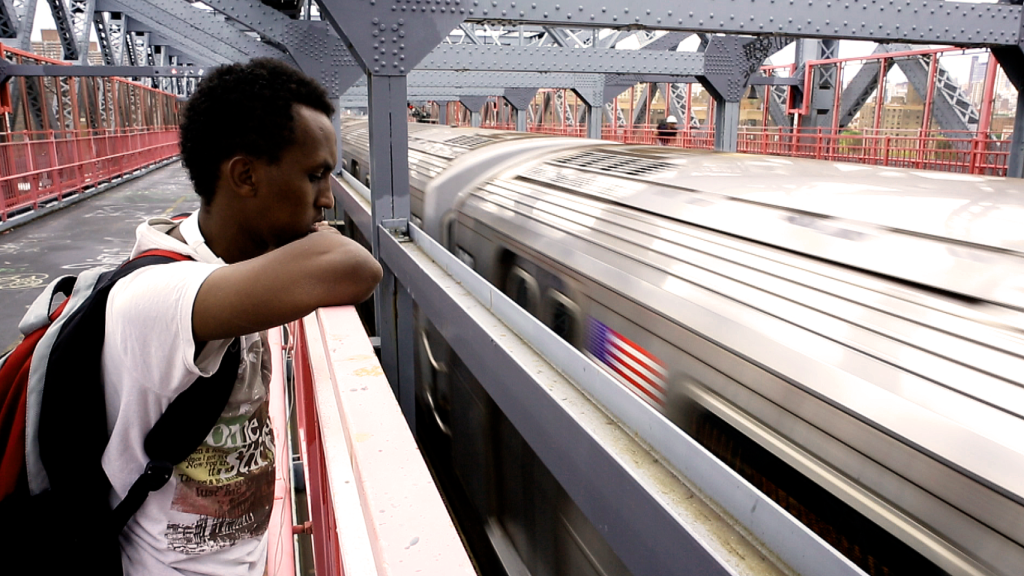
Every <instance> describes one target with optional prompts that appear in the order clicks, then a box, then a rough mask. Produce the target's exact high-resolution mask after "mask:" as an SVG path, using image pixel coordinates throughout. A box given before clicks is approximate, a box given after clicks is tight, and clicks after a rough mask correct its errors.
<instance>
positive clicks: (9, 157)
mask: <svg viewBox="0 0 1024 576" xmlns="http://www.w3.org/2000/svg"><path fill="white" fill-rule="evenodd" d="M0 56H2V58H3V60H4V61H7V62H12V63H15V64H46V65H52V66H68V65H69V63H68V62H62V61H59V60H53V59H50V58H44V57H42V56H39V55H36V54H32V53H30V52H24V51H22V50H17V49H14V48H11V47H10V46H5V45H3V44H0ZM177 122H178V101H177V97H176V96H175V95H174V94H170V93H167V92H161V91H160V90H155V89H153V88H150V87H148V86H143V85H142V84H138V83H136V82H129V81H128V80H125V79H123V78H110V77H108V78H74V77H66V76H48V77H21V78H11V79H10V80H8V82H7V83H6V84H4V85H3V86H2V87H0V221H6V220H7V219H8V218H10V217H11V216H12V215H13V214H14V213H15V212H18V211H21V210H27V209H35V208H38V207H39V205H40V204H45V203H47V202H51V201H56V200H62V199H63V198H64V197H65V196H67V195H70V194H74V193H76V192H81V191H83V190H86V189H88V188H90V187H94V186H96V185H97V184H100V183H102V182H107V181H110V180H111V179H113V178H116V177H118V176H121V175H123V174H127V173H130V172H133V171H135V170H138V169H139V168H142V167H145V166H148V165H150V164H154V163H156V162H159V161H161V160H165V159H167V158H170V157H172V156H175V155H176V154H178V129H177Z"/></svg>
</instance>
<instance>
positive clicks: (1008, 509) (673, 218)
mask: <svg viewBox="0 0 1024 576" xmlns="http://www.w3.org/2000/svg"><path fill="white" fill-rule="evenodd" d="M409 132H410V136H409V167H410V188H411V206H412V218H413V222H414V223H415V224H417V225H418V226H420V227H421V228H422V229H423V230H425V231H426V232H427V233H429V234H430V235H431V236H432V237H433V238H435V239H436V240H437V241H438V242H440V243H441V244H442V245H444V246H445V247H446V248H448V249H449V250H450V251H451V252H453V253H454V254H456V255H457V256H458V257H459V258H460V259H461V260H462V261H463V262H465V263H466V264H468V265H469V266H470V267H472V268H474V269H475V270H476V272H477V273H479V274H480V275H481V276H483V277H484V278H486V279H487V280H489V281H490V282H492V283H493V284H494V285H495V286H497V287H499V288H501V289H502V290H503V291H505V293H506V294H508V295H509V296H510V297H511V298H512V299H513V300H515V301H516V302H518V303H519V304H520V305H521V306H522V307H523V308H524V309H526V310H527V311H529V312H530V313H531V314H533V315H534V316H536V317H537V318H538V319H539V320H541V321H542V322H543V323H545V324H546V325H547V326H549V327H550V328H551V329H552V330H553V331H554V332H555V333H556V334H558V335H559V336H561V337H562V338H563V339H565V340H566V341H567V342H569V343H571V344H573V345H574V346H575V347H577V348H578V349H579V350H581V351H582V352H584V353H585V354H587V355H588V356H589V357H590V358H591V359H592V360H593V361H594V362H595V363H596V364H598V365H600V366H602V367H603V368H605V369H606V370H608V371H609V372H610V373H611V374H612V375H613V376H614V377H615V378H616V379H617V380H619V381H620V382H621V384H622V385H623V386H626V387H628V388H629V389H630V390H632V391H633V392H635V393H636V394H637V395H638V396H640V397H641V398H643V399H644V400H645V401H647V402H648V403H650V404H651V405H652V406H654V407H656V408H657V409H659V410H661V411H662V412H663V413H664V414H666V415H667V416H668V417H669V418H671V419H672V420H673V421H674V422H676V423H677V424H678V425H679V426H680V427H681V428H682V429H683V430H685V431H686V432H687V433H688V434H690V435H691V436H692V437H694V438H695V439H696V440H697V441H698V442H700V443H701V444H702V445H704V446H705V447H706V448H707V449H708V450H709V451H710V452H711V453H713V454H715V455H716V456H717V457H719V458H720V459H721V460H722V461H723V462H725V463H726V464H728V465H729V466H731V467H732V468H733V469H735V470H736V471H737V472H738V473H739V474H740V475H742V476H744V477H745V478H746V479H747V480H748V481H750V482H751V483H752V484H753V485H754V486H756V487H757V488H758V489H760V490H762V491H763V492H764V493H765V494H766V495H768V496H769V497H770V498H772V499H773V500H775V501H776V502H778V503H779V504H780V505H781V506H782V507H783V508H785V509H786V510H787V511H789V512H790V513H791V514H792V515H793V516H794V517H796V518H797V519H798V520H800V521H801V522H804V523H805V524H806V525H807V526H809V527H810V528H811V529H812V530H814V531H815V532H817V533H818V534H819V535H820V536H821V537H822V538H823V539H825V540H826V541H828V542H829V543H830V544H832V545H833V546H834V547H836V548H837V549H838V550H839V551H840V552H842V553H843V554H844V555H846V556H847V557H848V558H850V559H851V560H852V561H853V562H855V563H856V564H857V565H858V566H860V567H861V568H862V569H863V570H864V571H865V572H867V573H869V574H914V575H917V574H952V575H955V576H961V575H1000V576H1011V575H1019V574H1022V573H1024V388H1022V386H1024V333H1022V329H1024V258H1022V256H1024V191H1022V190H1021V187H1020V185H1019V183H1014V182H1008V181H1006V180H1004V179H999V178H985V177H977V176H966V175H959V174H949V173H938V172H926V171H914V170H902V169H892V168H877V167H871V166H863V165H853V164H842V163H829V162H820V161H812V160H801V159H794V158H781V157H768V156H752V155H737V154H720V153H709V152H702V151H689V150H680V149H674V148H665V147H657V148H656V147H647V146H631V145H620V144H614V143H610V142H603V141H596V140H586V139H575V138H556V137H546V136H539V135H534V134H523V133H516V132H503V131H494V130H484V129H456V128H447V127H437V126H431V125H423V124H410V125H409ZM343 136H344V145H343V155H344V161H345V166H346V168H347V169H348V170H349V171H350V172H351V173H352V174H353V175H354V176H355V177H356V178H358V179H359V180H361V181H364V182H366V183H369V175H368V173H369V169H368V168H369V160H368V158H367V153H368V152H367V149H368V134H367V127H366V123H365V121H359V120H351V121H347V122H346V123H345V124H344V125H343ZM418 330H419V336H418V343H419V347H420V351H419V358H418V360H419V364H420V368H419V371H420V375H421V381H420V382H419V383H418V385H417V386H418V389H417V392H418V398H419V400H420V401H421V403H422V408H423V410H424V413H425V415H426V416H425V417H421V418H419V419H418V420H419V421H423V422H427V423H429V426H430V428H431V429H432V430H425V431H421V434H423V435H424V437H426V438H430V437H436V438H439V439H441V441H439V444H438V445H439V446H441V448H436V447H431V448H429V449H426V452H427V456H428V457H430V458H432V465H434V466H435V468H439V467H448V468H450V469H451V471H452V474H453V476H452V477H453V478H456V479H457V481H456V482H455V484H458V485H459V488H460V490H461V491H462V493H463V495H464V498H462V499H461V501H463V504H462V505H461V506H462V507H464V508H466V509H467V510H469V511H470V512H468V513H475V514H476V515H477V518H478V519H479V520H480V521H481V522H482V523H483V524H484V525H485V526H486V527H487V528H486V530H485V532H486V534H485V537H483V538H482V540H485V541H490V543H491V544H492V545H493V546H494V548H495V549H496V550H498V552H497V553H496V555H497V556H501V557H502V560H501V564H502V565H504V566H505V567H506V569H507V567H508V563H507V562H506V561H505V560H504V554H505V553H502V552H501V549H502V547H503V544H502V542H511V547H512V548H514V549H515V550H516V553H517V554H518V556H519V558H518V560H517V561H521V563H522V564H523V565H524V566H525V567H526V568H527V569H528V570H530V571H531V573H534V574H569V573H571V574H577V573H579V574H591V573H593V574H601V573H603V574H618V573H625V569H624V568H623V567H622V566H621V563H619V562H618V561H617V559H616V558H615V557H614V554H613V553H611V551H610V550H608V549H607V546H606V545H605V544H603V543H602V542H601V541H600V538H599V537H598V536H596V535H595V534H596V532H594V531H593V530H592V528H587V527H586V526H585V524H586V521H585V518H580V516H582V515H580V514H578V510H575V509H574V508H573V507H572V504H571V502H568V503H561V504H559V505H558V506H559V509H558V511H557V514H555V515H554V516H553V517H552V514H551V513H550V512H546V511H544V512H542V511H540V510H534V511H532V512H530V511H524V510H527V508H528V507H529V506H530V504H527V503H529V502H536V501H537V499H536V498H534V499H533V500H531V499H530V494H528V492H529V490H531V489H534V490H536V491H538V493H540V492H545V491H550V490H554V491H555V492H556V493H557V491H558V488H557V486H555V487H549V486H548V484H550V482H549V481H548V480H543V479H542V480H537V478H536V477H533V478H531V479H529V480H528V481H527V480H524V481H523V482H521V483H520V484H521V485H518V484H517V485H516V486H514V487H512V488H509V487H508V486H507V485H508V484H509V482H510V480H508V476H509V474H510V471H513V470H516V467H517V466H519V467H520V468H521V467H522V466H520V465H519V464H517V463H516V462H512V461H508V459H509V458H511V456H510V455H511V454H514V455H515V458H517V459H523V458H526V459H529V454H528V447H527V448H525V449H524V448H522V447H521V446H520V447H518V448H515V449H511V448H509V446H510V445H515V446H519V445H518V444H514V442H513V443H512V444H510V442H512V441H510V440H508V438H512V439H513V440H514V439H515V433H514V430H513V431H509V430H507V428H508V426H507V425H506V424H507V422H505V421H504V420H503V419H502V416H501V414H500V411H498V410H497V409H496V408H495V407H494V405H493V402H490V401H489V400H488V398H486V393H484V392H483V391H482V388H480V386H479V385H478V384H476V383H475V381H474V379H473V378H472V375H470V374H468V373H467V371H466V370H464V369H460V363H459V360H458V358H457V357H454V355H453V354H451V352H450V351H448V350H447V348H446V347H445V344H444V342H443V341H440V340H439V336H438V335H437V332H436V331H435V330H432V328H431V326H430V325H429V322H426V321H423V322H421V325H420V326H419V328H418ZM423 426H427V424H424V425H423ZM431 434H433V436H431ZM438 462H444V463H445V464H444V466H442V465H441V464H438ZM540 475H541V476H543V474H542V473H541V474H540ZM535 476H536V475H535ZM545 482H547V483H545ZM530 486H540V487H535V488H530ZM545 493H547V492H545ZM502 498H507V499H510V501H511V502H510V501H508V500H502ZM517 498H518V499H519V500H520V501H516V499H517ZM547 502H548V503H550V502H551V501H550V500H548V501H547ZM459 506H460V505H457V503H456V504H453V508H459ZM538 506H540V505H538ZM510 509H511V510H512V511H511V512H510V511H509V510H510ZM456 512H458V510H456ZM528 520H529V521H528ZM530 522H534V523H535V524H536V525H531V526H528V527H527V528H525V529H524V528H523V526H525V525H528V524H529V523H530ZM524 523H525V524H524ZM566 532H567V533H569V534H570V535H571V537H568V540H571V541H572V546H575V548H574V549H575V550H577V552H578V554H575V556H573V555H570V554H563V555H561V557H563V558H564V557H569V556H572V557H578V558H583V560H579V561H578V562H577V563H576V564H573V563H572V562H570V561H566V560H550V557H559V556H560V555H559V554H553V555H551V556H550V557H549V559H548V560H543V559H539V558H542V557H544V555H543V554H541V552H540V551H542V550H551V549H553V547H554V549H558V546H561V545H560V544H558V542H561V541H562V540H565V539H566V538H563V537H562V536H559V534H562V533H566ZM467 538H468V539H469V540H470V541H471V543H472V537H471V535H470V536H467ZM551 542H555V544H551ZM572 546H570V548H571V547H572ZM504 548H508V546H504ZM475 554H478V555H480V553H479V552H475ZM566 562H568V563H569V564H566ZM579 565H584V567H583V568H580V567H579Z"/></svg>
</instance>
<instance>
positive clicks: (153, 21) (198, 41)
mask: <svg viewBox="0 0 1024 576" xmlns="http://www.w3.org/2000/svg"><path fill="white" fill-rule="evenodd" d="M182 4H183V5H185V6H186V7H187V8H189V9H190V10H193V11H196V12H200V10H199V9H197V8H192V7H191V6H190V5H188V4H186V3H184V2H182ZM97 5H98V8H97V9H98V10H102V11H104V12H121V13H123V14H126V15H127V16H128V20H127V23H126V24H125V30H126V32H129V31H143V30H144V31H147V32H156V33H157V34H160V35H161V36H163V37H164V38H166V39H167V40H168V41H170V42H171V43H172V44H174V45H175V46H179V47H181V48H182V49H183V50H187V51H189V52H193V53H199V54H205V55H207V56H208V57H210V58H211V59H213V60H215V61H216V62H217V63H229V62H245V61H248V60H249V58H251V57H253V56H254V55H256V54H255V53H250V52H247V51H246V49H248V48H249V47H253V48H254V47H255V44H253V43H259V42H258V41H256V40H255V39H253V38H250V37H248V36H247V35H245V34H244V33H242V32H241V31H240V30H238V29H235V28H233V27H230V28H232V34H237V35H240V36H245V37H246V39H247V40H246V41H244V42H245V43H244V47H243V48H238V47H235V46H232V45H231V44H228V43H227V42H225V41H224V40H223V39H222V38H219V37H217V36H214V35H212V34H210V33H207V32H204V31H203V30H201V29H200V28H197V27H195V26H193V25H191V24H189V23H187V22H185V21H183V20H181V19H180V18H177V17H175V16H173V15H171V14H169V13H167V12H164V11H162V10H160V9H158V8H155V7H154V6H153V5H151V4H149V3H148V2H143V1H140V2H135V1H134V0H97ZM201 12H202V13H201V14H199V15H197V17H196V18H195V19H194V20H195V21H197V22H198V21H202V20H209V19H210V18H215V19H216V18H219V15H218V14H216V13H213V12H211V11H208V10H207V11H201ZM221 24H225V23H224V22H223V21H221ZM128 44H129V45H131V44H132V43H131V42H130V41H129V42H128ZM267 48H271V47H269V46H268V47H267ZM271 49H272V50H274V49H273V48H271ZM275 52H276V53H277V54H280V53H281V52H280V51H279V50H275ZM136 57H137V55H136Z"/></svg>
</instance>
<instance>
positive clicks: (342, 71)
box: [205, 0, 363, 98]
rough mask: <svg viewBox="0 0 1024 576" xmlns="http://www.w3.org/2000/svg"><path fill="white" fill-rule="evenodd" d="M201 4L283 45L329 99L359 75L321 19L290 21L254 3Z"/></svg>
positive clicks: (215, 1)
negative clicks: (315, 80)
mask: <svg viewBox="0 0 1024 576" xmlns="http://www.w3.org/2000/svg"><path fill="white" fill-rule="evenodd" d="M205 4H207V5H208V6H210V7H211V8H213V9H215V10H217V11H218V12H221V13H223V14H224V15H225V16H227V17H229V18H232V19H234V20H237V21H239V22H243V23H245V24H246V25H247V26H249V27H251V28H252V29H253V30H255V31H256V32H257V33H259V34H260V35H262V36H264V37H266V38H269V39H271V40H272V41H273V42H275V43H276V44H278V45H280V46H283V47H284V48H285V49H286V50H287V51H288V54H290V55H291V57H292V58H293V59H294V60H295V62H296V64H298V66H299V68H300V69H301V70H302V71H303V72H305V73H306V74H308V75H310V76H312V77H313V78H316V79H317V80H319V81H320V83H321V84H323V85H324V87H325V88H327V92H328V95H329V96H330V97H331V98H337V97H338V96H339V95H341V94H342V93H344V92H345V89H347V88H348V87H349V86H351V85H352V84H353V83H354V82H355V81H356V80H358V79H359V78H361V77H362V76H363V71H362V69H360V68H359V65H358V63H357V62H356V61H355V59H354V58H353V57H352V54H351V52H349V50H348V48H346V47H345V43H344V42H342V40H341V38H340V37H339V36H338V34H337V32H336V31H334V30H332V29H330V28H329V27H328V25H327V23H325V22H309V21H304V20H292V19H291V18H288V17H287V16H285V15H284V14H282V13H281V12H278V11H277V10H274V9H273V8H270V7H269V6H265V5H263V4H260V3H258V2H249V1H243V0H210V1H209V2H205Z"/></svg>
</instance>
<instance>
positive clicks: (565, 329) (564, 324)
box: [548, 290, 580, 346]
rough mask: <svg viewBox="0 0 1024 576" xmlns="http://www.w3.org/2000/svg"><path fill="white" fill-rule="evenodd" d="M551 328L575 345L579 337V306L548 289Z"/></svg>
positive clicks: (555, 291) (564, 296)
mask: <svg viewBox="0 0 1024 576" xmlns="http://www.w3.org/2000/svg"><path fill="white" fill-rule="evenodd" d="M548 302H549V310H550V315H549V316H548V318H549V321H550V323H551V324H550V325H551V330H552V332H554V333H555V334H558V336H559V337H560V338H561V339H562V340H565V341H566V342H568V343H569V344H572V345H573V346H575V345H577V340H578V338H579V333H580V330H579V325H580V307H579V306H577V305H576V303H575V302H573V301H572V300H570V299H569V297H568V296H566V295H565V294H562V293H561V292H558V291H557V290H548Z"/></svg>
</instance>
